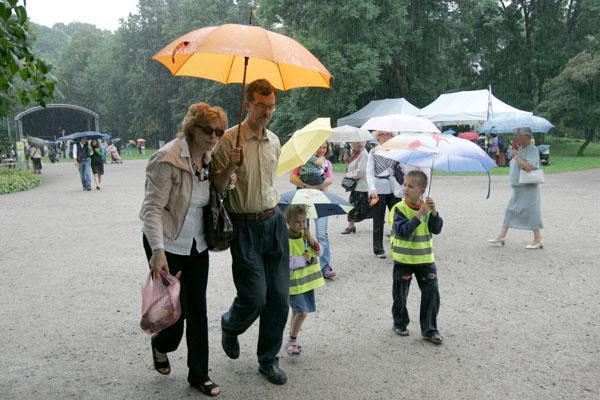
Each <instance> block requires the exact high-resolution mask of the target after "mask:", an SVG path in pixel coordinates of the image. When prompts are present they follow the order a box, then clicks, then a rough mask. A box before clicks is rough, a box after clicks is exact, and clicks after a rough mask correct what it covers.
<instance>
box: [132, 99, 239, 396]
mask: <svg viewBox="0 0 600 400" xmlns="http://www.w3.org/2000/svg"><path fill="white" fill-rule="evenodd" d="M225 128H227V115H226V114H225V111H224V110H223V109H222V108H220V107H211V106H210V105H208V104H206V103H197V104H192V105H191V106H190V107H189V109H188V111H187V114H186V115H185V117H184V119H183V122H182V123H181V132H180V133H178V134H177V137H176V138H175V139H174V140H172V141H170V142H169V143H167V144H166V145H165V146H163V147H162V148H160V149H159V150H158V151H157V152H156V153H154V154H153V155H152V157H151V158H150V161H149V162H148V166H147V168H146V192H145V198H144V202H143V204H142V209H141V211H140V218H141V219H142V221H143V228H142V231H143V233H144V235H143V242H144V249H145V251H146V256H147V258H148V262H149V265H150V269H151V270H152V272H153V275H154V276H155V277H158V275H159V273H160V271H161V270H164V271H167V272H170V273H171V274H173V275H176V276H181V294H180V299H181V306H182V314H181V317H180V318H179V320H178V321H177V322H175V324H173V325H171V326H169V327H168V328H166V329H164V330H162V331H160V332H158V333H157V334H155V335H154V336H153V337H152V340H151V347H152V359H153V362H154V368H155V369H156V371H157V372H159V373H160V374H163V375H168V374H169V373H170V372H171V366H170V364H169V359H168V358H167V353H169V352H171V351H175V350H176V349H177V347H178V346H179V343H180V341H181V338H182V336H183V331H184V320H185V322H186V341H187V347H188V357H187V365H188V369H189V372H188V382H189V384H190V385H191V386H193V387H195V388H196V389H198V390H200V391H201V392H202V393H204V394H206V395H208V396H217V395H219V393H220V388H219V386H218V385H217V384H215V383H214V382H213V381H212V380H211V379H210V377H209V376H208V322H207V316H206V287H207V281H208V266H209V257H208V246H207V243H206V239H205V226H204V223H203V212H204V210H205V206H206V205H207V204H208V202H209V196H210V181H209V179H208V178H209V166H210V162H211V157H210V153H211V151H212V150H213V149H214V147H215V145H216V144H217V142H218V140H219V138H220V137H221V136H223V132H224V130H225ZM155 279H156V278H155Z"/></svg>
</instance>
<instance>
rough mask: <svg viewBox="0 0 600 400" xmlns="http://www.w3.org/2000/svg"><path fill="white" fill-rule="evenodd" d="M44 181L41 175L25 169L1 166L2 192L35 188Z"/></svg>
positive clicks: (0, 191)
mask: <svg viewBox="0 0 600 400" xmlns="http://www.w3.org/2000/svg"><path fill="white" fill-rule="evenodd" d="M40 183H42V180H41V179H40V176H39V175H35V174H34V173H33V172H31V171H26V170H23V169H8V168H5V167H2V168H0V194H6V193H14V192H20V191H23V190H29V189H33V188H34V187H36V186H39V185H40Z"/></svg>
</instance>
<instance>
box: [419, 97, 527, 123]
mask: <svg viewBox="0 0 600 400" xmlns="http://www.w3.org/2000/svg"><path fill="white" fill-rule="evenodd" d="M490 103H491V104H490ZM488 112H489V115H488ZM510 113H525V114H531V113H530V112H528V111H523V110H519V109H518V108H514V107H512V106H509V105H508V104H506V103H504V102H503V101H502V100H499V99H498V98H497V97H495V96H494V95H493V94H490V92H489V91H488V90H487V89H483V90H471V91H465V92H456V93H446V94H442V95H440V96H439V97H438V98H437V99H435V101H433V102H432V103H431V104H429V105H428V106H426V107H424V108H422V109H421V111H419V113H418V114H417V115H418V116H419V117H423V118H427V119H428V120H430V121H432V122H435V123H437V124H442V125H454V124H458V125H463V124H464V125H478V124H480V123H482V122H483V121H486V120H488V118H490V119H491V118H492V117H498V116H500V115H504V114H510Z"/></svg>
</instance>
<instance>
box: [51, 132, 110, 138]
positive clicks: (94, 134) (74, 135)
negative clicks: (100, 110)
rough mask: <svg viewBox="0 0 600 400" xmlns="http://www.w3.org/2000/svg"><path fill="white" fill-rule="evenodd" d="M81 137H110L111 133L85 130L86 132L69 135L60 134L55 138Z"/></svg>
mask: <svg viewBox="0 0 600 400" xmlns="http://www.w3.org/2000/svg"><path fill="white" fill-rule="evenodd" d="M82 137H86V138H88V139H104V140H106V139H110V138H111V135H110V134H108V133H101V132H95V131H86V132H75V133H71V134H70V135H66V136H61V137H59V138H57V139H56V140H76V139H79V138H82Z"/></svg>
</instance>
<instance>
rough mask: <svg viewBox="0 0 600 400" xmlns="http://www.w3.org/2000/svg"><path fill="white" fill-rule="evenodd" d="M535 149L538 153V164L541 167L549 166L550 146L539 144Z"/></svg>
mask: <svg viewBox="0 0 600 400" xmlns="http://www.w3.org/2000/svg"><path fill="white" fill-rule="evenodd" d="M537 148H538V151H539V152H540V163H542V165H550V145H549V144H540V145H538V146H537Z"/></svg>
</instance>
